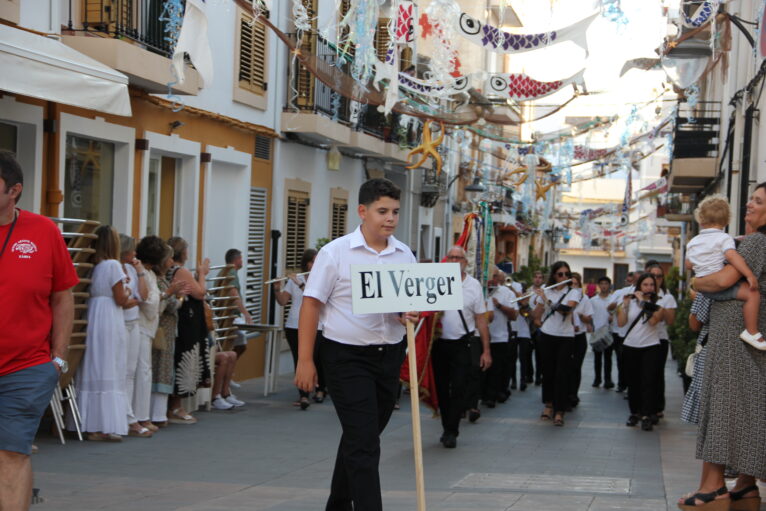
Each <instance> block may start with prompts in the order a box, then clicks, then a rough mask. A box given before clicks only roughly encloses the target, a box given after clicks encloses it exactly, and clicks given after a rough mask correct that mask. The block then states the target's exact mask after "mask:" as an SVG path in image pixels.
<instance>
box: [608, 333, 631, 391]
mask: <svg viewBox="0 0 766 511" xmlns="http://www.w3.org/2000/svg"><path fill="white" fill-rule="evenodd" d="M612 339H613V342H612V347H613V348H614V355H615V357H616V358H617V387H618V388H620V389H626V388H628V379H627V377H626V373H625V362H624V361H623V355H622V343H623V342H625V339H623V338H622V337H620V336H619V335H617V334H615V333H612Z"/></svg>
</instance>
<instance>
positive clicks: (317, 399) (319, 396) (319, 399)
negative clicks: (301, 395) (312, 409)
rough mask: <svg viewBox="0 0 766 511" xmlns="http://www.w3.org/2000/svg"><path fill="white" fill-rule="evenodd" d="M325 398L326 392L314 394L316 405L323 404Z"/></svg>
mask: <svg viewBox="0 0 766 511" xmlns="http://www.w3.org/2000/svg"><path fill="white" fill-rule="evenodd" d="M324 396H325V394H324V392H322V391H321V390H320V391H319V392H317V393H316V394H314V402H315V403H323V402H324Z"/></svg>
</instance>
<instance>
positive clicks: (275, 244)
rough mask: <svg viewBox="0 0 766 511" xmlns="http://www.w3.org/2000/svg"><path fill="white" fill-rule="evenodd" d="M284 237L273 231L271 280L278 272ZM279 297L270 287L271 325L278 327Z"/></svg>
mask: <svg viewBox="0 0 766 511" xmlns="http://www.w3.org/2000/svg"><path fill="white" fill-rule="evenodd" d="M281 237H282V233H281V232H279V231H278V230H276V229H272V230H271V271H270V272H269V279H275V278H277V277H278V276H279V275H277V271H278V264H277V263H278V262H279V238H281ZM276 302H277V296H276V294H274V292H273V291H272V287H271V286H269V325H276V321H275V318H276V312H277V307H276Z"/></svg>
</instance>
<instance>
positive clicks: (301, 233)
mask: <svg viewBox="0 0 766 511" xmlns="http://www.w3.org/2000/svg"><path fill="white" fill-rule="evenodd" d="M308 213H309V194H308V193H307V192H300V191H297V190H290V191H289V192H288V195H287V225H286V231H287V232H286V235H285V270H286V271H288V272H299V271H300V267H301V257H303V252H304V250H306V239H307V237H308Z"/></svg>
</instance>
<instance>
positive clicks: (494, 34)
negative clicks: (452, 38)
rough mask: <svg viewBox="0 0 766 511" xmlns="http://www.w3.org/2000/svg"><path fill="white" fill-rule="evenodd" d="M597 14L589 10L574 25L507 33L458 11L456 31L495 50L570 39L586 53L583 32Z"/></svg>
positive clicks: (525, 48)
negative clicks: (540, 31) (526, 32)
mask: <svg viewBox="0 0 766 511" xmlns="http://www.w3.org/2000/svg"><path fill="white" fill-rule="evenodd" d="M597 16H598V14H593V15H591V16H588V17H587V18H585V19H583V20H581V21H578V22H577V23H575V24H574V25H570V26H568V27H565V28H562V29H560V30H553V31H550V32H542V33H539V34H511V33H509V32H504V31H503V30H501V29H499V28H497V27H494V26H492V25H490V24H488V23H482V22H481V21H480V20H479V19H478V18H474V17H472V16H469V15H468V14H466V13H462V14H461V15H460V22H459V26H460V35H462V36H463V37H465V38H466V39H468V40H469V41H471V42H473V43H475V44H478V45H480V46H482V47H484V48H486V49H488V50H490V51H494V52H497V53H524V52H527V51H532V50H538V49H540V48H545V47H548V46H552V45H554V44H558V43H563V42H565V41H572V42H573V43H575V44H576V45H577V46H579V47H580V48H582V49H583V50H585V56H586V57H587V56H588V54H589V52H588V41H587V37H586V33H587V31H588V27H589V26H590V24H591V23H592V22H593V20H595V19H596V17H597Z"/></svg>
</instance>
